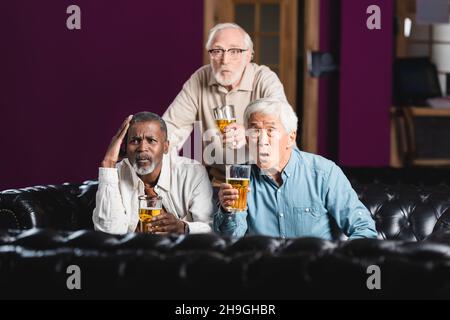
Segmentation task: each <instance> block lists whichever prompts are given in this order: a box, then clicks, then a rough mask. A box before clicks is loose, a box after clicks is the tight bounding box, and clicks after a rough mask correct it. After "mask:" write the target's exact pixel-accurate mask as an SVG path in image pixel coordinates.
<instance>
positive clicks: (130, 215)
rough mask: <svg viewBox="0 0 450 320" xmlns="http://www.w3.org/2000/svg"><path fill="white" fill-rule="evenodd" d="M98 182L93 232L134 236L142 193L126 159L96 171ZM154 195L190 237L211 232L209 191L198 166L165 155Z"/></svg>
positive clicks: (182, 158) (196, 163) (179, 158)
mask: <svg viewBox="0 0 450 320" xmlns="http://www.w3.org/2000/svg"><path fill="white" fill-rule="evenodd" d="M98 182H99V184H98V190H97V195H96V207H95V209H94V212H93V217H92V220H93V222H94V227H95V229H96V230H100V231H103V232H107V233H112V234H124V233H127V232H134V231H135V230H136V227H137V225H138V222H139V214H138V210H139V202H138V197H139V196H140V195H144V194H145V191H144V190H145V189H144V182H143V181H142V180H141V179H140V178H139V176H138V175H137V174H136V172H135V170H134V169H133V167H132V166H131V164H130V162H129V161H128V159H125V160H123V161H121V162H119V163H118V164H117V165H116V168H99V177H98ZM154 191H155V192H156V194H158V195H159V196H161V197H162V199H163V200H162V203H163V206H164V208H165V209H166V211H167V212H169V213H172V214H174V215H175V216H176V217H177V218H179V219H182V220H183V221H185V222H187V223H188V225H189V230H190V233H204V232H210V231H212V229H211V225H212V214H213V211H214V209H213V202H212V189H211V184H210V182H209V179H208V175H207V173H206V170H205V168H204V167H203V166H202V165H201V164H200V163H198V162H196V161H194V160H191V159H188V158H184V157H179V156H177V155H174V154H173V153H171V154H170V155H164V157H163V163H162V168H161V174H160V176H159V179H158V183H157V184H156V186H155V188H154Z"/></svg>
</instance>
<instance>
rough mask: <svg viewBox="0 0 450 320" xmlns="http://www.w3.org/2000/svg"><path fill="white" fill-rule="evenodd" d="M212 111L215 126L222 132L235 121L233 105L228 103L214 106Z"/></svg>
mask: <svg viewBox="0 0 450 320" xmlns="http://www.w3.org/2000/svg"><path fill="white" fill-rule="evenodd" d="M213 113H214V120H215V121H216V125H217V128H219V130H220V132H221V133H222V134H224V133H225V128H226V126H228V125H229V124H231V123H234V122H236V115H235V113H234V106H233V105H230V104H229V105H225V106H222V107H217V108H214V109H213Z"/></svg>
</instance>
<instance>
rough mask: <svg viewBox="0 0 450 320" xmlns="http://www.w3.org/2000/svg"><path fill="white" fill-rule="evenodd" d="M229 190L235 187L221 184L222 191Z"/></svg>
mask: <svg viewBox="0 0 450 320" xmlns="http://www.w3.org/2000/svg"><path fill="white" fill-rule="evenodd" d="M227 189H233V186H232V185H231V184H229V183H221V184H220V190H221V191H223V190H227Z"/></svg>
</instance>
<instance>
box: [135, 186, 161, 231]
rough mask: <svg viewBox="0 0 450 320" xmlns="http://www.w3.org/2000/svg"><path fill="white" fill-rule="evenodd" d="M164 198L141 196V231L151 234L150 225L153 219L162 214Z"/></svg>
mask: <svg viewBox="0 0 450 320" xmlns="http://www.w3.org/2000/svg"><path fill="white" fill-rule="evenodd" d="M161 209H162V198H161V197H151V196H147V195H143V196H139V231H140V232H149V230H150V228H149V226H148V224H149V223H150V222H151V221H152V218H153V217H155V216H157V215H159V214H161Z"/></svg>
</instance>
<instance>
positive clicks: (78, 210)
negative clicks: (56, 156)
mask: <svg viewBox="0 0 450 320" xmlns="http://www.w3.org/2000/svg"><path fill="white" fill-rule="evenodd" d="M89 188H90V186H89V184H83V185H82V186H80V185H79V184H63V185H47V186H35V187H28V188H22V189H10V190H5V191H2V192H1V193H0V228H2V227H3V228H17V229H30V228H50V229H57V230H77V229H86V228H88V229H89V228H93V226H92V210H93V208H94V207H92V201H93V202H94V206H95V191H94V192H93V194H92V193H87V192H85V190H86V189H89ZM94 188H95V189H96V185H95V187H94ZM86 194H88V196H85V195H86ZM92 196H93V199H92V198H91V197H92Z"/></svg>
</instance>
